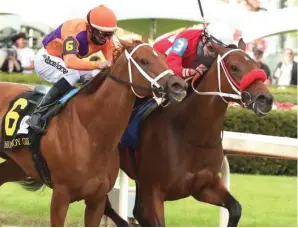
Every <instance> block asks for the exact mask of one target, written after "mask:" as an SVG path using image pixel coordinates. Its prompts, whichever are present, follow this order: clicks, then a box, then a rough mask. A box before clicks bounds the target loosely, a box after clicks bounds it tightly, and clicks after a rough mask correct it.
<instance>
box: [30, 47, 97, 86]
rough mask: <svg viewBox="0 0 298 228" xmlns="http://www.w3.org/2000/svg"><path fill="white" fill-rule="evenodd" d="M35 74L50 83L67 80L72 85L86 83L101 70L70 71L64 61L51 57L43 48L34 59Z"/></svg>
mask: <svg viewBox="0 0 298 228" xmlns="http://www.w3.org/2000/svg"><path fill="white" fill-rule="evenodd" d="M34 68H35V72H36V73H37V74H38V75H39V76H41V77H42V78H43V79H45V80H46V81H48V82H50V83H55V82H57V81H58V80H60V79H61V78H65V79H66V80H67V81H68V82H69V84H70V85H72V86H74V85H75V84H76V83H77V82H85V81H86V80H89V79H91V78H92V77H94V76H95V75H97V74H98V73H99V71H100V70H91V71H81V70H74V69H69V68H67V67H66V66H65V63H64V61H63V59H61V58H59V57H56V56H53V55H50V54H49V53H48V52H47V50H46V49H45V48H41V49H40V50H39V51H38V52H37V54H36V56H35V59H34Z"/></svg>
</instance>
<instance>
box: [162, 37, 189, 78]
mask: <svg viewBox="0 0 298 228" xmlns="http://www.w3.org/2000/svg"><path fill="white" fill-rule="evenodd" d="M187 46H188V41H187V39H185V38H177V39H176V40H175V41H174V43H173V45H172V48H171V50H170V52H169V54H168V56H167V58H166V63H167V65H168V66H169V68H170V69H171V70H173V72H174V73H175V74H176V75H178V76H180V77H185V73H184V71H185V70H184V68H183V66H182V61H183V55H184V52H185V50H186V48H187Z"/></svg>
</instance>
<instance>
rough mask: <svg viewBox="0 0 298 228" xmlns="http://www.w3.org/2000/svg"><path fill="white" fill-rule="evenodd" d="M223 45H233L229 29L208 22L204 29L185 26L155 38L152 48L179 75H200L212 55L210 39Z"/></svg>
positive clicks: (224, 25)
mask: <svg viewBox="0 0 298 228" xmlns="http://www.w3.org/2000/svg"><path fill="white" fill-rule="evenodd" d="M210 41H213V42H215V43H218V44H220V45H221V46H224V47H235V45H234V44H233V30H232V29H231V28H230V27H229V26H228V25H227V24H225V23H222V22H214V23H210V24H209V25H208V26H207V28H206V30H203V29H186V30H184V31H182V32H180V33H178V34H174V35H173V34H172V35H170V36H167V37H165V38H162V39H161V40H158V41H157V42H156V43H155V44H154V45H153V47H154V48H155V49H156V50H157V51H159V52H161V53H163V54H164V55H165V56H166V63H167V65H168V66H169V68H170V69H172V70H173V71H174V73H175V74H176V75H179V76H180V77H182V78H187V77H192V76H194V75H195V74H199V75H202V74H203V73H204V72H205V71H207V70H208V68H209V67H210V66H211V64H212V62H213V60H214V58H215V57H216V56H215V53H214V51H213V50H212V45H211V42H210Z"/></svg>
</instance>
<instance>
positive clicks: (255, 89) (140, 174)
mask: <svg viewBox="0 0 298 228" xmlns="http://www.w3.org/2000/svg"><path fill="white" fill-rule="evenodd" d="M235 48H236V47H235ZM238 48H239V49H230V48H223V47H220V46H218V45H217V44H213V49H214V51H215V52H216V53H217V55H218V58H217V61H215V62H214V63H213V64H212V66H211V68H210V70H209V71H208V72H207V74H206V75H205V76H204V77H203V78H200V79H199V80H198V81H200V82H199V83H195V81H196V79H194V80H193V81H192V88H193V92H192V93H191V94H190V95H188V96H187V98H186V99H184V101H183V102H182V103H180V104H173V105H170V106H168V107H167V108H164V109H160V108H159V109H157V110H155V111H154V112H153V113H152V115H150V116H149V117H148V118H147V119H145V121H144V122H143V123H142V124H141V129H140V141H139V147H138V148H137V152H136V154H135V155H131V156H130V157H129V156H127V154H125V153H124V151H121V150H120V166H121V169H123V170H124V171H125V172H126V173H127V174H128V176H129V177H130V178H132V179H134V180H135V181H136V200H135V207H134V210H133V214H134V217H135V218H136V219H137V220H138V222H139V224H140V225H142V226H165V218H164V201H167V200H178V199H182V198H185V197H188V196H193V197H194V198H195V199H197V200H198V201H201V202H205V203H209V204H213V205H216V206H221V207H224V208H226V209H228V211H229V222H228V226H237V224H238V222H239V219H240V216H241V205H240V204H239V202H238V201H237V200H236V199H235V198H234V197H233V196H232V195H231V193H230V192H229V191H228V190H227V189H226V187H225V186H224V183H223V181H222V179H221V178H220V176H219V172H220V170H221V165H222V162H223V158H224V154H223V148H222V130H223V123H224V117H225V112H226V110H227V107H228V102H229V101H234V102H238V103H239V104H241V105H242V106H244V107H245V108H248V109H251V110H253V111H254V112H255V113H256V115H257V116H263V115H266V114H267V113H268V112H269V111H270V110H271V108H272V102H273V97H272V96H271V94H270V93H269V91H268V89H267V88H266V86H265V85H264V84H263V81H264V80H265V78H266V75H265V74H264V72H263V71H261V70H259V69H257V68H258V67H257V63H256V62H255V61H254V60H252V59H251V58H250V57H249V56H248V55H247V54H246V53H245V52H244V50H245V43H244V42H243V41H242V40H240V42H239V44H238ZM105 214H106V215H107V216H109V217H110V218H112V219H113V220H114V222H115V223H116V224H117V225H121V226H123V225H124V224H125V223H124V222H123V220H121V218H120V217H119V216H117V214H115V212H114V210H113V209H112V208H111V206H110V204H109V202H108V201H107V206H106V210H105Z"/></svg>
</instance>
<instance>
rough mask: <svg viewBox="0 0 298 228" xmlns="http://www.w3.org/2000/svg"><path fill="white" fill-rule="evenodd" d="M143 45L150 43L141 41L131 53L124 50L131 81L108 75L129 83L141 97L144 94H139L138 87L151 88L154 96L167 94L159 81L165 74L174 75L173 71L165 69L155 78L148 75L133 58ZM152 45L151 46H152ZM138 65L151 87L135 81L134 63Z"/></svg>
mask: <svg viewBox="0 0 298 228" xmlns="http://www.w3.org/2000/svg"><path fill="white" fill-rule="evenodd" d="M143 46H150V44H147V43H141V44H139V45H137V46H136V47H134V49H133V50H132V51H131V52H130V53H129V52H128V51H127V50H126V49H125V50H124V52H125V57H126V59H127V61H128V74H129V81H126V80H122V79H120V78H117V77H115V76H113V75H112V74H109V75H108V77H109V78H111V79H113V80H114V81H116V82H118V83H121V84H126V85H129V86H130V88H131V90H132V92H133V93H134V94H135V95H136V96H137V97H139V98H143V97H144V96H141V95H139V94H137V92H136V91H135V88H136V89H142V90H151V91H152V93H153V96H154V97H156V93H159V94H162V96H164V95H165V88H164V87H163V86H161V85H160V84H159V83H158V81H159V80H160V79H162V78H163V77H164V76H166V75H168V74H170V75H174V73H173V71H172V70H170V69H168V70H165V71H163V72H162V73H160V74H159V75H157V76H156V77H155V78H152V77H151V76H150V75H148V74H147V73H146V72H145V71H144V70H143V69H142V68H141V67H140V66H139V64H138V63H137V62H136V61H135V60H134V58H133V54H134V53H135V52H136V50H138V49H139V48H140V47H143ZM150 47H151V46H150ZM131 63H132V64H133V65H134V66H135V67H136V69H137V70H138V71H139V72H140V73H141V75H142V76H143V77H144V78H146V79H147V80H148V81H149V82H150V83H151V85H150V87H149V86H143V85H137V84H134V83H133V75H132V64H131Z"/></svg>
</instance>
